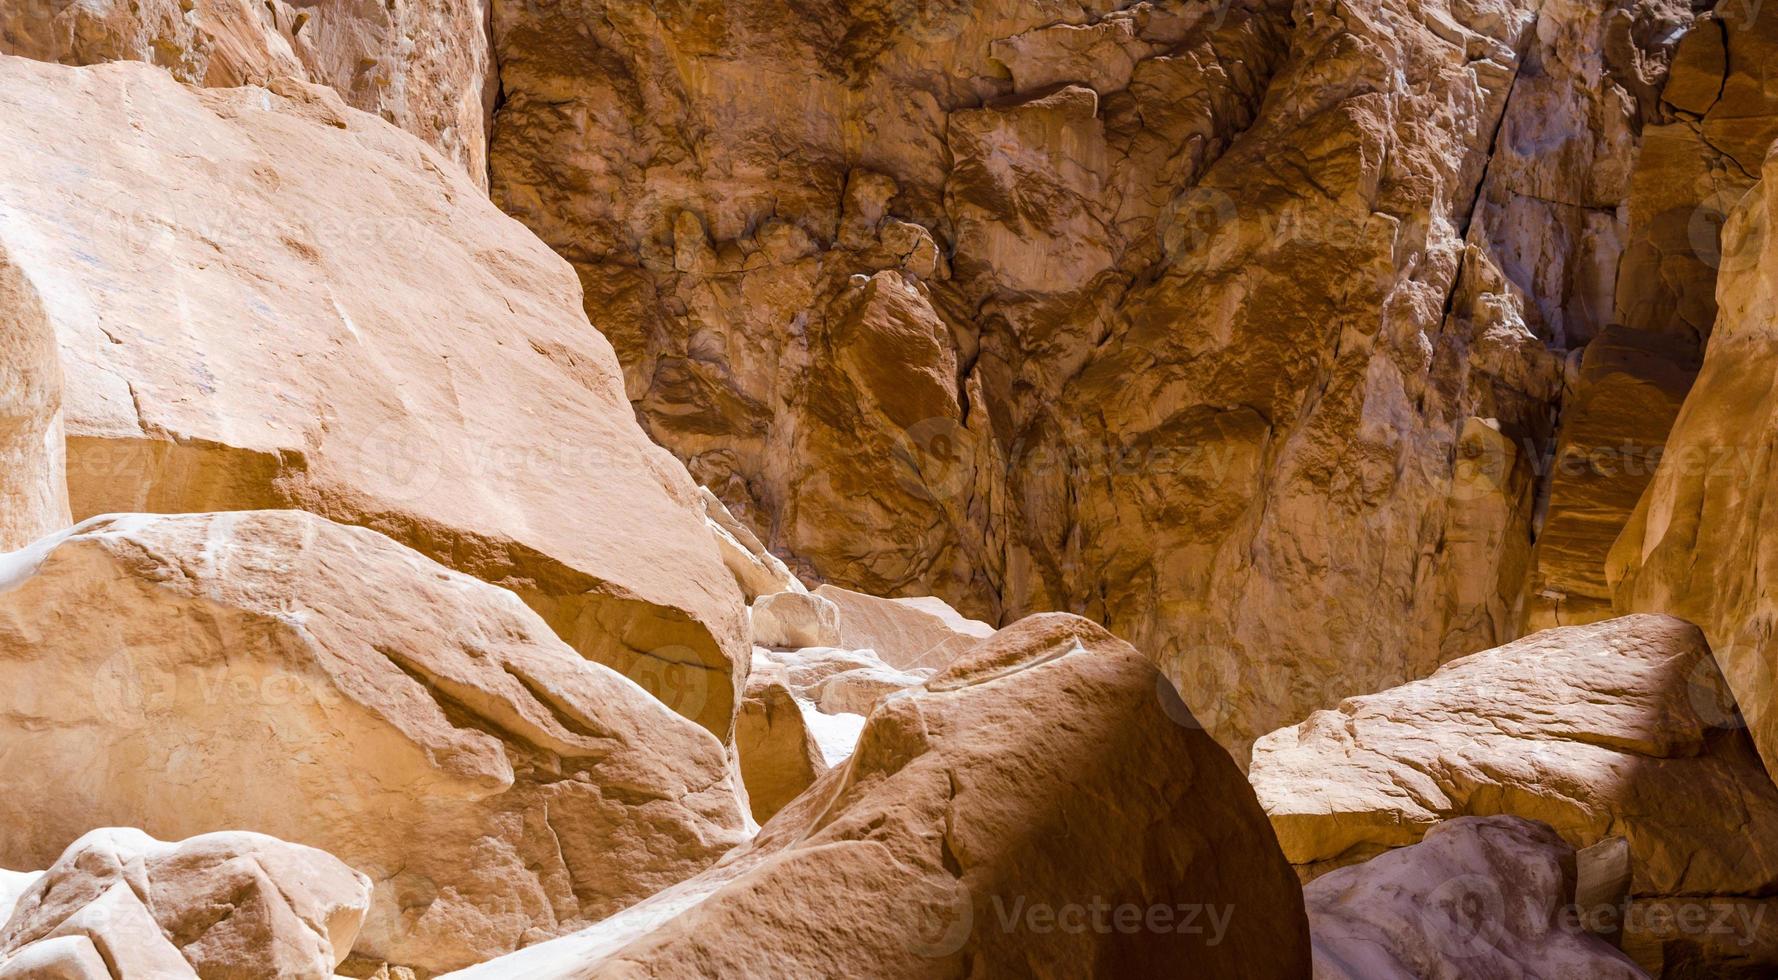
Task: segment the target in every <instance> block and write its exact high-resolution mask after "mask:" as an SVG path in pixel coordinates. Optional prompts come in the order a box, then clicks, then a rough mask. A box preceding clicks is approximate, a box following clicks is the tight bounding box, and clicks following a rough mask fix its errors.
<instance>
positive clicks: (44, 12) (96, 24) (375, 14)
mask: <svg viewBox="0 0 1778 980" xmlns="http://www.w3.org/2000/svg"><path fill="white" fill-rule="evenodd" d="M486 19H487V10H486V8H485V6H484V5H483V4H482V3H481V2H480V0H421V2H417V3H411V2H403V3H385V2H382V0H321V2H309V3H304V2H298V3H287V2H285V0H266V2H262V3H256V2H251V0H80V2H65V0H0V54H10V55H20V56H22V57H26V58H34V59H36V60H38V61H55V62H60V63H62V64H65V65H93V64H99V63H102V62H106V61H146V62H149V63H150V64H155V65H159V66H160V67H162V68H165V69H166V70H167V71H169V72H171V73H172V74H173V77H175V78H177V79H179V80H180V81H182V82H189V83H191V84H193V85H205V86H211V87H216V88H228V87H232V86H236V85H265V84H267V83H268V82H270V81H271V80H272V79H275V78H279V77H287V78H296V79H302V80H304V81H309V82H314V83H316V84H320V85H327V86H331V87H332V88H333V89H334V90H335V91H337V92H338V93H339V94H340V95H341V96H342V97H343V98H344V99H345V100H346V102H347V103H349V104H350V105H352V106H353V107H355V108H358V109H363V110H364V111H366V112H370V113H374V114H376V115H379V116H381V117H383V118H384V119H386V120H388V121H389V122H392V123H394V124H395V125H397V126H400V127H401V128H402V129H405V130H407V131H408V132H410V133H413V134H414V135H415V136H418V137H420V138H421V139H423V140H425V141H426V142H428V143H430V144H432V146H433V147H434V148H436V149H437V150H438V151H439V152H440V153H443V154H444V155H445V156H446V157H449V158H450V159H452V160H454V161H456V162H457V164H458V166H460V167H461V168H463V170H464V171H465V172H467V173H468V174H469V176H470V179H471V180H472V181H474V182H475V183H476V184H477V185H479V186H481V187H486V186H487V179H488V177H487V174H488V154H487V140H488V135H487V129H488V127H487V118H488V116H489V114H490V113H491V112H492V111H493V107H494V97H495V94H496V92H497V86H496V82H495V78H494V64H493V57H492V54H491V52H490V50H489V39H488V32H487V28H486V26H485V25H486Z"/></svg>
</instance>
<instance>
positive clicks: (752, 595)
mask: <svg viewBox="0 0 1778 980" xmlns="http://www.w3.org/2000/svg"><path fill="white" fill-rule="evenodd" d="M698 497H699V498H700V499H701V500H703V501H704V520H705V522H706V523H707V524H708V525H709V528H710V536H711V537H712V538H714V539H715V541H716V550H717V551H718V552H720V553H721V554H722V563H723V565H725V566H726V567H727V568H728V570H729V574H731V575H733V576H734V577H735V584H736V585H738V586H740V587H741V595H742V596H744V597H745V598H746V599H747V601H748V602H752V601H753V600H755V599H757V598H759V597H760V596H762V595H771V594H773V593H775V592H807V591H809V589H808V587H807V586H805V585H803V583H802V582H801V581H800V580H799V579H798V578H797V577H796V576H795V575H793V574H791V571H790V569H789V568H787V567H786V566H785V564H784V562H783V561H782V560H781V559H780V558H779V557H778V556H777V555H774V554H772V553H771V552H770V551H768V550H766V546H765V545H763V544H761V543H760V541H759V537H758V536H757V535H755V534H754V533H753V531H752V529H751V528H749V527H747V525H745V524H743V523H741V522H740V521H738V520H736V519H735V515H733V514H731V513H729V510H728V507H726V506H724V504H723V502H722V501H721V500H720V499H718V498H717V496H716V495H715V494H713V493H711V492H710V491H709V489H707V488H705V487H699V488H698Z"/></svg>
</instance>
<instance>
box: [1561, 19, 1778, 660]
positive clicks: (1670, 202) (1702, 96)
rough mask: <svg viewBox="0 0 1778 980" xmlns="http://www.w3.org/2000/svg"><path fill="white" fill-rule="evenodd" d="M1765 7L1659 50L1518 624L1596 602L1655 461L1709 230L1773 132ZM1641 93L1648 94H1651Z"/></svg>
mask: <svg viewBox="0 0 1778 980" xmlns="http://www.w3.org/2000/svg"><path fill="white" fill-rule="evenodd" d="M1773 58H1778V11H1773V10H1769V9H1765V8H1762V7H1761V6H1759V5H1751V6H1750V5H1747V4H1741V3H1735V2H1724V3H1722V4H1720V5H1719V9H1718V10H1717V11H1715V12H1714V13H1712V14H1710V15H1707V16H1705V17H1702V18H1700V19H1699V20H1698V22H1697V23H1696V24H1695V25H1694V26H1693V28H1692V29H1691V30H1690V31H1689V32H1688V33H1687V34H1686V35H1685V38H1684V40H1682V41H1681V42H1680V44H1679V47H1678V49H1677V51H1676V52H1675V54H1674V61H1673V69H1672V73H1671V75H1670V77H1669V78H1668V80H1667V84H1666V87H1665V89H1663V90H1662V93H1661V103H1660V107H1659V108H1658V109H1655V110H1654V111H1653V112H1652V113H1651V114H1650V123H1651V125H1649V126H1648V127H1647V128H1646V129H1645V131H1644V133H1643V142H1642V150H1641V153H1640V154H1639V155H1638V156H1637V158H1636V165H1635V169H1634V171H1633V172H1632V175H1631V178H1630V193H1629V197H1628V199H1627V200H1626V201H1625V203H1624V208H1625V210H1626V213H1627V216H1628V222H1627V225H1626V228H1627V231H1628V237H1627V238H1626V240H1625V242H1624V252H1623V257H1622V260H1621V262H1620V263H1619V267H1618V270H1617V286H1616V296H1615V299H1614V302H1613V305H1614V306H1615V309H1616V319H1617V321H1618V323H1619V324H1621V326H1612V327H1610V328H1609V329H1607V330H1606V331H1605V332H1604V333H1603V334H1602V335H1601V336H1600V337H1599V339H1598V340H1596V341H1595V342H1594V343H1593V344H1592V345H1591V346H1589V347H1588V349H1587V351H1586V354H1585V357H1584V359H1583V361H1582V366H1581V371H1580V377H1579V378H1578V380H1577V381H1576V384H1575V389H1576V390H1575V391H1574V392H1573V393H1572V394H1571V395H1570V396H1569V397H1568V398H1567V399H1566V400H1565V403H1564V405H1563V406H1562V434H1561V437H1560V440H1559V442H1558V445H1557V448H1556V453H1555V457H1554V460H1553V472H1552V473H1551V474H1550V476H1549V489H1548V495H1549V496H1548V504H1547V511H1548V518H1547V520H1545V522H1544V524H1543V527H1542V530H1541V532H1540V534H1539V540H1538V545H1537V557H1536V561H1535V565H1536V567H1535V569H1534V577H1533V581H1532V583H1531V585H1530V590H1531V592H1532V596H1531V599H1530V602H1529V604H1528V608H1527V617H1526V620H1527V627H1528V628H1529V629H1533V630H1534V629H1540V628H1543V627H1547V626H1555V625H1566V624H1570V623H1580V622H1589V621H1593V620H1597V619H1602V618H1605V617H1607V616H1609V615H1610V614H1611V611H1612V603H1611V589H1610V587H1609V585H1608V583H1607V572H1606V566H1607V564H1608V561H1609V556H1610V549H1611V547H1612V543H1613V542H1614V541H1615V540H1616V539H1617V537H1618V535H1619V534H1620V533H1621V532H1622V531H1623V530H1624V528H1625V527H1626V526H1627V525H1628V523H1629V521H1630V519H1631V517H1632V514H1633V512H1634V511H1635V507H1636V502H1637V500H1638V499H1639V498H1640V496H1641V494H1642V492H1643V491H1644V489H1646V488H1647V486H1648V484H1649V481H1650V479H1651V478H1652V477H1653V475H1654V470H1655V464H1656V463H1658V462H1659V460H1660V458H1661V455H1662V453H1663V451H1664V449H1665V443H1666V439H1667V435H1668V431H1669V430H1670V429H1671V428H1672V425H1673V421H1674V417H1675V415H1676V414H1677V413H1678V410H1679V403H1680V401H1681V400H1682V399H1683V398H1684V397H1685V395H1686V392H1687V390H1688V389H1689V388H1690V386H1691V383H1692V379H1693V377H1694V376H1695V375H1696V374H1697V371H1698V362H1699V357H1700V354H1701V352H1702V350H1703V345H1704V342H1705V341H1706V339H1708V338H1709V337H1710V336H1711V333H1712V329H1713V326H1714V324H1715V323H1716V319H1717V304H1716V290H1717V278H1718V274H1719V272H1723V271H1728V270H1732V268H1733V267H1734V265H1735V262H1736V260H1735V258H1734V257H1733V256H1729V255H1725V254H1724V252H1723V248H1722V244H1721V242H1720V240H1719V239H1720V235H1719V231H1720V229H1721V226H1722V224H1723V219H1724V216H1725V215H1726V213H1727V212H1728V211H1730V210H1731V209H1732V208H1733V207H1734V205H1735V204H1736V202H1738V201H1739V200H1740V199H1741V197H1742V196H1743V195H1744V194H1745V193H1746V192H1747V190H1748V188H1749V187H1751V186H1752V184H1753V180H1754V176H1753V175H1755V174H1757V173H1758V172H1759V167H1760V162H1761V160H1762V159H1763V158H1764V155H1765V148H1766V147H1767V146H1768V145H1769V144H1770V143H1771V141H1772V140H1773V139H1774V138H1778V89H1775V88H1773V87H1772V86H1771V85H1770V84H1768V82H1767V80H1766V76H1765V67H1764V66H1765V65H1767V64H1769V63H1770V62H1771V60H1772V59H1773ZM1650 108H1652V107H1650Z"/></svg>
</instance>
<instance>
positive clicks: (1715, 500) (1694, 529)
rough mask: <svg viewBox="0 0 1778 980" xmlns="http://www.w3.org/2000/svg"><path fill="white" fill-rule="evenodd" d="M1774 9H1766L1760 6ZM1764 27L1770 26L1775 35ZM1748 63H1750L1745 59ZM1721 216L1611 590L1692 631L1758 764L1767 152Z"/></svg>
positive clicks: (1764, 549) (1773, 357)
mask: <svg viewBox="0 0 1778 980" xmlns="http://www.w3.org/2000/svg"><path fill="white" fill-rule="evenodd" d="M1774 16H1778V15H1774ZM1774 36H1775V37H1778V33H1775V35H1774ZM1750 70H1751V69H1750ZM1763 175H1764V179H1763V180H1762V181H1761V182H1760V183H1759V184H1758V185H1757V186H1756V187H1755V188H1754V189H1753V190H1752V191H1751V192H1749V193H1748V195H1747V196H1746V197H1745V198H1744V199H1743V200H1742V202H1741V204H1740V206H1739V207H1738V208H1737V209H1736V210H1735V211H1734V213H1733V214H1732V215H1731V216H1730V218H1729V220H1728V222H1727V224H1725V225H1724V226H1723V246H1722V250H1723V265H1722V268H1721V272H1720V278H1719V280H1718V283H1717V300H1718V307H1719V310H1720V313H1719V316H1718V318H1717V320H1716V326H1715V329H1714V330H1713V331H1712V332H1711V334H1710V342H1709V346H1708V347H1707V348H1706V349H1705V353H1704V365H1703V368H1702V369H1701V370H1700V371H1699V374H1698V379H1697V382H1696V384H1695V385H1694V386H1693V388H1692V390H1691V393H1690V394H1689V395H1687V396H1686V400H1685V404H1684V406H1683V407H1682V408H1681V409H1680V411H1679V417H1678V419H1677V420H1676V421H1675V422H1674V424H1673V431H1672V433H1671V435H1670V436H1669V437H1668V442H1667V453H1666V455H1665V456H1664V457H1663V458H1662V460H1661V465H1660V467H1659V468H1658V469H1657V470H1656V471H1655V475H1654V479H1653V480H1652V482H1651V483H1650V484H1649V487H1648V490H1647V492H1646V493H1644V495H1643V497H1642V500H1641V502H1640V504H1639V505H1638V507H1637V510H1636V513H1635V515H1634V516H1633V517H1632V518H1631V521H1630V523H1629V525H1628V526H1627V527H1626V528H1625V529H1624V533H1623V535H1622V536H1621V537H1619V538H1618V541H1617V544H1616V545H1615V546H1614V547H1613V549H1612V554H1611V568H1610V573H1611V577H1612V581H1613V586H1614V589H1615V591H1614V601H1615V602H1616V604H1617V606H1618V607H1619V608H1620V609H1623V610H1626V611H1628V610H1635V611H1648V612H1664V613H1669V614H1671V615H1675V616H1680V617H1683V618H1685V619H1687V620H1690V621H1692V622H1694V623H1697V624H1698V625H1699V626H1700V627H1702V628H1703V630H1704V632H1705V634H1706V635H1707V636H1708V637H1709V638H1710V644H1711V647H1712V648H1713V649H1714V650H1715V651H1716V658H1717V660H1718V661H1719V662H1720V663H1721V664H1722V670H1723V674H1724V676H1726V677H1727V679H1728V684H1729V687H1730V688H1731V689H1733V691H1734V693H1735V699H1736V700H1737V701H1738V702H1739V704H1740V706H1741V710H1742V711H1743V712H1744V713H1745V714H1746V717H1747V723H1748V726H1749V729H1750V731H1751V733H1752V735H1753V741H1754V743H1755V744H1756V745H1758V746H1759V750H1760V755H1761V756H1763V757H1764V758H1765V760H1766V765H1767V768H1768V769H1770V768H1771V767H1772V766H1773V765H1774V764H1775V762H1778V712H1774V710H1773V705H1774V692H1778V683H1775V681H1774V678H1775V671H1774V665H1775V664H1778V652H1775V650H1774V647H1773V643H1772V636H1771V633H1772V625H1771V624H1772V616H1773V612H1774V610H1775V609H1778V601H1775V599H1774V595H1773V593H1772V590H1771V589H1770V588H1769V587H1768V585H1767V583H1768V582H1770V581H1771V577H1770V571H1769V570H1770V569H1771V567H1772V563H1773V560H1774V556H1775V555H1778V551H1775V550H1774V548H1773V544H1772V542H1773V534H1774V532H1773V530H1772V521H1771V520H1769V519H1768V515H1766V514H1765V513H1764V505H1765V502H1766V500H1767V499H1768V497H1770V496H1771V494H1772V493H1773V492H1774V479H1773V476H1772V468H1771V464H1770V459H1771V453H1772V437H1771V432H1772V426H1773V424H1774V419H1775V418H1778V399H1775V398H1774V396H1773V392H1772V385H1771V380H1770V377H1769V372H1771V371H1772V370H1774V369H1778V291H1775V290H1774V287H1773V272H1772V270H1774V269H1778V238H1775V236H1774V235H1773V234H1772V232H1771V229H1772V228H1773V227H1775V224H1774V220H1775V219H1778V194H1774V193H1773V190H1772V188H1773V184H1774V180H1775V179H1778V159H1773V158H1770V157H1768V158H1767V159H1766V163H1765V168H1764V170H1763Z"/></svg>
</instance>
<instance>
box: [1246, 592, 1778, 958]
mask: <svg viewBox="0 0 1778 980" xmlns="http://www.w3.org/2000/svg"><path fill="white" fill-rule="evenodd" d="M1251 777H1252V780H1253V784H1254V788H1255V791H1256V792H1257V793H1258V794H1259V799H1260V803H1261V804H1262V805H1263V806H1264V807H1265V808H1266V812H1267V813H1268V814H1269V815H1270V816H1271V818H1272V825H1273V827H1275V828H1276V829H1277V831H1278V841H1279V844H1280V845H1282V847H1283V848H1284V853H1285V855H1286V856H1288V857H1289V858H1290V860H1291V861H1292V862H1294V863H1295V864H1296V865H1298V867H1299V869H1300V870H1301V871H1302V872H1303V873H1304V874H1305V876H1308V875H1314V874H1317V873H1319V872H1323V871H1326V870H1328V869H1329V868H1332V867H1336V866H1339V865H1344V864H1350V863H1352V862H1354V861H1359V860H1363V859H1365V858H1368V857H1371V856H1372V855H1375V854H1377V853H1379V852H1381V851H1384V850H1388V849H1390V848H1396V847H1402V846H1405V845H1409V844H1412V843H1414V842H1415V841H1417V840H1419V839H1420V838H1421V837H1422V835H1424V834H1425V833H1426V832H1427V831H1428V829H1429V828H1431V827H1433V826H1434V825H1435V824H1438V823H1439V822H1440V821H1443V820H1447V819H1450V818H1452V817H1458V816H1466V815H1475V816H1485V815H1492V814H1512V815H1515V816H1520V817H1525V818H1529V819H1535V820H1540V821H1543V822H1544V823H1547V824H1549V825H1550V826H1551V827H1553V828H1555V830H1556V831H1557V832H1558V833H1560V834H1561V835H1562V836H1563V837H1564V838H1565V839H1566V840H1568V841H1569V843H1570V844H1572V845H1574V846H1577V847H1586V846H1590V845H1594V844H1597V843H1599V842H1600V841H1603V840H1605V839H1607V838H1611V837H1622V838H1624V839H1626V840H1627V841H1628V844H1629V850H1630V855H1629V860H1630V872H1631V882H1630V889H1629V905H1628V906H1627V908H1626V909H1624V910H1621V911H1620V914H1621V915H1622V916H1623V917H1624V918H1625V920H1626V921H1625V923H1624V925H1625V928H1624V934H1623V944H1624V948H1625V949H1626V951H1628V952H1629V953H1631V955H1632V956H1633V957H1634V958H1635V959H1636V960H1637V961H1638V962H1639V963H1641V964H1642V965H1643V966H1644V967H1645V968H1646V969H1648V970H1649V972H1651V973H1654V974H1656V975H1659V974H1661V973H1662V971H1663V969H1671V970H1673V971H1675V972H1673V973H1672V974H1670V975H1673V976H1686V975H1690V974H1685V973H1683V972H1681V971H1682V970H1683V969H1684V968H1685V967H1686V964H1688V963H1696V962H1703V963H1705V964H1713V965H1714V968H1725V969H1726V968H1728V967H1730V966H1733V965H1735V964H1745V963H1749V962H1750V963H1752V964H1754V965H1755V966H1756V967H1757V968H1758V969H1761V970H1767V971H1770V970H1772V969H1775V968H1778V902H1774V901H1773V900H1772V899H1771V898H1769V897H1767V896H1770V895H1772V894H1773V889H1774V887H1778V852H1774V851H1773V850H1772V848H1770V847H1769V846H1768V845H1767V843H1766V842H1768V841H1770V840H1774V839H1778V787H1774V785H1773V783H1772V781H1771V779H1769V778H1768V777H1767V775H1766V771H1765V769H1764V768H1762V767H1761V765H1760V762H1759V758H1758V756H1757V755H1756V754H1755V753H1754V751H1753V746H1752V743H1751V742H1750V740H1749V739H1748V737H1747V733H1746V731H1745V730H1743V729H1742V728H1741V727H1740V717H1739V715H1738V714H1737V713H1736V711H1735V703H1734V700H1733V698H1732V697H1731V696H1730V694H1729V692H1728V688H1727V687H1726V686H1725V685H1724V683H1723V680H1722V676H1721V674H1720V673H1719V672H1718V670H1717V667H1716V664H1715V662H1714V661H1713V660H1712V659H1711V656H1710V650H1709V648H1708V647H1707V646H1706V645H1705V643H1704V639H1703V636H1702V634H1700V633H1699V632H1698V630H1697V629H1696V628H1694V627H1692V626H1690V625H1689V624H1687V623H1684V622H1681V621H1679V620H1676V619H1672V618H1669V617H1662V616H1628V617H1623V618H1620V619H1613V620H1608V621H1606V622H1602V623H1596V624H1592V625H1588V626H1575V627H1567V628H1562V629H1554V630H1547V631H1544V632H1542V633H1538V634H1536V635H1534V636H1530V637H1527V638H1525V639H1523V640H1519V641H1517V642H1515V643H1512V644H1509V645H1507V646H1504V647H1501V648H1499V649H1497V650H1489V651H1485V652H1482V653H1478V654H1475V655H1473V656H1469V657H1464V658H1462V659H1460V660H1455V661H1452V662H1451V663H1449V664H1446V665H1445V666H1444V667H1443V668H1441V669H1440V670H1439V671H1438V672H1437V673H1435V674H1433V675H1432V676H1431V677H1429V678H1427V679H1425V680H1421V681H1416V682H1413V683H1410V684H1406V685H1403V686H1401V687H1398V688H1395V689H1393V690H1389V691H1384V692H1382V693H1379V694H1371V695H1365V696H1363V697H1356V698H1349V699H1347V700H1346V701H1344V702H1342V703H1341V704H1340V706H1339V707H1338V708H1337V709H1335V710H1331V711H1318V712H1316V713H1314V714H1312V715H1310V716H1309V718H1308V720H1306V721H1304V722H1303V723H1302V724H1300V725H1297V726H1295V727H1293V728H1285V729H1280V730H1279V731H1276V732H1273V733H1272V734H1270V735H1267V736H1265V737H1263V738H1261V739H1260V740H1259V741H1258V742H1256V743H1255V745H1254V753H1253V766H1252V772H1251ZM1676 906H1677V907H1682V908H1684V909H1685V910H1686V911H1685V914H1684V915H1683V916H1680V915H1677V914H1673V912H1672V911H1671V910H1672V909H1673V908H1674V907H1676ZM1712 975H1714V974H1712Z"/></svg>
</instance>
